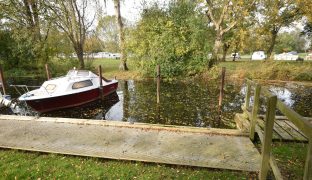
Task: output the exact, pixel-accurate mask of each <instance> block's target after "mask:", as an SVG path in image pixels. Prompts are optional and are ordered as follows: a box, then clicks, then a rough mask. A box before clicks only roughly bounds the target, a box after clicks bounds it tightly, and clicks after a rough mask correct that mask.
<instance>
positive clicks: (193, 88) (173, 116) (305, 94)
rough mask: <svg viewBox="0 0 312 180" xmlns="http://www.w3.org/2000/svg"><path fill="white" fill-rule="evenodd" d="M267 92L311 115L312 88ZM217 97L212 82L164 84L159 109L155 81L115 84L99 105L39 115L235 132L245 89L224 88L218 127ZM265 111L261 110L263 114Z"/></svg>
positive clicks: (230, 84) (232, 84)
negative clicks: (114, 90) (208, 128)
mask: <svg viewBox="0 0 312 180" xmlns="http://www.w3.org/2000/svg"><path fill="white" fill-rule="evenodd" d="M41 82H43V81H41ZM41 82H40V83H37V84H36V83H35V82H32V84H31V85H40V84H41ZM15 84H17V83H15ZM20 84H26V83H20ZM269 87H270V90H271V91H272V92H273V93H275V94H277V96H278V97H279V98H280V99H282V100H283V101H284V102H285V103H286V104H287V105H288V106H290V107H291V108H293V109H294V110H295V111H297V112H298V113H299V114H301V115H303V116H312V112H311V108H312V103H311V102H312V96H311V94H312V87H305V86H300V85H294V84H272V85H270V86H269ZM10 91H11V90H10ZM12 92H13V91H11V92H10V93H12ZM218 95H219V82H217V81H209V82H207V81H163V82H161V97H160V104H157V103H156V82H155V81H154V80H143V81H133V80H128V81H119V88H118V90H117V93H114V94H112V95H111V96H109V97H107V98H105V100H104V101H96V102H93V103H90V104H87V105H84V106H81V107H76V108H70V109H66V110H59V111H54V112H50V113H44V114H41V116H50V117H68V118H85V119H106V120H115V121H125V122H131V123H132V122H144V123H159V124H168V125H169V124H170V125H185V126H197V127H221V128H235V122H234V121H233V117H234V114H235V113H239V112H241V105H242V104H243V103H244V96H245V85H244V84H242V83H241V82H227V83H226V86H225V94H224V100H223V108H222V109H223V113H222V121H221V122H218V119H219V118H218V111H217V104H218ZM13 97H18V95H16V94H15V95H13ZM264 111H265V109H263V108H262V112H264Z"/></svg>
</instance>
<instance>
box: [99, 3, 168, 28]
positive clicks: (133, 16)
mask: <svg viewBox="0 0 312 180" xmlns="http://www.w3.org/2000/svg"><path fill="white" fill-rule="evenodd" d="M100 2H101V3H102V6H103V11H104V12H106V13H107V15H115V11H114V3H113V0H107V4H106V8H105V7H104V0H100ZM155 2H158V3H159V4H160V5H161V6H165V5H166V4H168V2H169V1H168V0H121V5H120V8H121V15H122V17H123V18H126V19H127V20H128V21H129V22H131V23H135V22H136V21H138V19H139V18H140V14H141V11H142V9H143V7H144V6H150V5H152V4H154V3H155Z"/></svg>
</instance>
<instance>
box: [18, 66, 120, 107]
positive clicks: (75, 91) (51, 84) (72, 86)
mask: <svg viewBox="0 0 312 180" xmlns="http://www.w3.org/2000/svg"><path fill="white" fill-rule="evenodd" d="M101 81H102V84H101V83H100V78H99V76H98V75H96V74H94V73H93V72H91V71H86V70H70V71H69V72H68V73H67V75H66V76H63V77H59V78H54V79H51V80H48V81H45V82H44V83H43V84H42V86H41V87H40V88H39V89H35V90H32V91H29V92H27V93H25V94H23V95H21V96H20V97H19V98H18V100H19V101H25V102H26V103H27V105H28V106H30V107H31V108H32V109H33V110H35V111H38V112H40V113H43V112H48V111H54V110H58V109H64V108H69V107H74V106H80V105H83V104H86V103H89V102H92V101H94V100H97V99H99V98H101V97H102V96H107V95H109V94H111V93H113V92H115V91H116V90H117V87H118V81H117V80H104V79H102V78H101Z"/></svg>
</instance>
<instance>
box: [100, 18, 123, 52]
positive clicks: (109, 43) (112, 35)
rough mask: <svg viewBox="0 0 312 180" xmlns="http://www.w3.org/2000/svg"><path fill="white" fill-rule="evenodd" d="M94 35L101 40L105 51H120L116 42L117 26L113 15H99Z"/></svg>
mask: <svg viewBox="0 0 312 180" xmlns="http://www.w3.org/2000/svg"><path fill="white" fill-rule="evenodd" d="M123 21H124V20H123ZM96 35H97V36H98V37H99V38H100V39H101V40H102V41H103V44H104V49H105V51H108V52H119V51H120V48H119V43H118V41H119V40H118V26H117V23H116V17H115V16H103V17H100V18H99V22H98V25H97V27H96Z"/></svg>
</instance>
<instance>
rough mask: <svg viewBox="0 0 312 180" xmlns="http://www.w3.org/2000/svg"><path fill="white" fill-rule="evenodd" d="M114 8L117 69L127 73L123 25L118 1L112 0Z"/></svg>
mask: <svg viewBox="0 0 312 180" xmlns="http://www.w3.org/2000/svg"><path fill="white" fill-rule="evenodd" d="M114 7H115V13H116V21H117V24H118V31H119V43H120V65H119V69H120V70H123V71H127V70H128V67H127V54H126V46H125V33H124V28H123V23H122V19H121V14H120V0H114Z"/></svg>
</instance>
